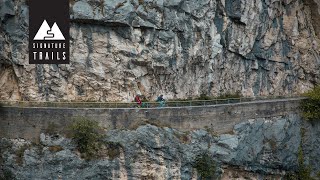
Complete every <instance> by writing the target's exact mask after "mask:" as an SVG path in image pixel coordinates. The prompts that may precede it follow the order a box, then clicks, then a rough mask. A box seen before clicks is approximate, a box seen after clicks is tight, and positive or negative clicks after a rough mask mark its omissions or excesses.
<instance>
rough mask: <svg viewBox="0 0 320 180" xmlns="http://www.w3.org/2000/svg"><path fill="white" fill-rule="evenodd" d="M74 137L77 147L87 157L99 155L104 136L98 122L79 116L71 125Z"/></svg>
mask: <svg viewBox="0 0 320 180" xmlns="http://www.w3.org/2000/svg"><path fill="white" fill-rule="evenodd" d="M71 130H72V138H73V139H74V140H75V142H76V144H77V148H78V150H79V151H80V153H82V155H83V156H84V157H85V158H86V159H91V158H94V157H96V156H97V153H98V151H99V149H100V147H101V144H102V143H101V142H102V138H103V136H102V135H101V134H100V133H99V130H100V127H99V125H98V122H96V121H91V120H89V119H86V118H83V117H78V118H76V119H75V120H74V122H73V124H72V125H71Z"/></svg>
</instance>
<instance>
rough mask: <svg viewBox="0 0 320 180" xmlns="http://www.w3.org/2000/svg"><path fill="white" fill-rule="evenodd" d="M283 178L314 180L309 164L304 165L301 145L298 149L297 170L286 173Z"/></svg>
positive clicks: (286, 179)
mask: <svg viewBox="0 0 320 180" xmlns="http://www.w3.org/2000/svg"><path fill="white" fill-rule="evenodd" d="M284 179H285V180H316V179H315V178H313V177H312V176H311V166H310V165H305V163H304V156H303V151H302V147H301V146H300V147H299V150H298V170H297V172H296V173H289V174H286V176H285V177H284Z"/></svg>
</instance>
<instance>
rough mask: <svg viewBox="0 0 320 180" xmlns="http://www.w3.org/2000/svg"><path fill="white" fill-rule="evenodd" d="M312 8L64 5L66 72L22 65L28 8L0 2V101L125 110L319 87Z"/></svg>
mask: <svg viewBox="0 0 320 180" xmlns="http://www.w3.org/2000/svg"><path fill="white" fill-rule="evenodd" d="M318 7H319V4H318V2H317V1H313V0H305V1H301V0H285V1H280V0H272V1H271V0H256V1H252V0H227V1H225V0H112V1H110V0H73V1H70V12H71V19H72V23H71V30H70V35H71V42H70V43H71V49H70V50H71V57H70V58H71V63H70V65H29V64H28V49H27V46H28V5H27V3H26V2H25V1H24V0H15V1H13V0H2V1H0V92H1V93H0V98H1V99H12V100H14V99H19V100H90V101H131V100H132V99H133V96H134V95H135V94H137V93H140V94H143V95H145V96H146V97H147V98H149V99H152V100H153V99H154V98H155V97H156V96H157V95H158V94H160V93H162V94H164V95H165V97H166V98H170V99H171V98H187V97H195V96H199V95H200V94H207V95H211V96H215V95H219V94H224V93H235V92H240V93H241V94H243V95H244V96H258V95H286V94H298V93H301V92H305V91H306V90H308V89H310V88H312V87H313V86H314V85H315V84H316V83H319V64H320V58H319V50H320V49H319V48H320V46H319V43H320V41H319V20H320V15H319V14H320V13H319V9H318Z"/></svg>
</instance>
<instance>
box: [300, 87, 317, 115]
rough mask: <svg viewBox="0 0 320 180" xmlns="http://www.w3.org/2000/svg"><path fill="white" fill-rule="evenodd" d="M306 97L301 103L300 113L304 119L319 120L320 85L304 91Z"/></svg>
mask: <svg viewBox="0 0 320 180" xmlns="http://www.w3.org/2000/svg"><path fill="white" fill-rule="evenodd" d="M305 96H306V97H308V99H305V100H303V101H302V103H301V109H302V115H303V117H304V118H305V119H306V120H320V86H316V87H315V88H314V89H313V90H311V91H309V92H307V93H305Z"/></svg>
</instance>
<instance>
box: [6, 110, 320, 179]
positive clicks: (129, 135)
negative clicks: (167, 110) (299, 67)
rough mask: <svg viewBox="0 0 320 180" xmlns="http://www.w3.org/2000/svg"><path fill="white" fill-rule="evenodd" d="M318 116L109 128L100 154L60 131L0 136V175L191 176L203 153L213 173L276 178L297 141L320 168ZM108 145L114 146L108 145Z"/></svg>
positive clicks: (292, 157) (289, 165) (290, 166)
mask: <svg viewBox="0 0 320 180" xmlns="http://www.w3.org/2000/svg"><path fill="white" fill-rule="evenodd" d="M319 133H320V123H315V124H309V123H303V122H301V121H300V118H299V117H298V116H297V115H288V116H278V117H272V118H259V119H251V120H248V121H246V122H243V123H241V124H237V125H235V127H234V128H233V131H231V132H230V133H227V134H217V133H215V132H212V131H211V130H210V129H206V130H204V129H202V130H194V131H190V132H179V131H177V130H175V129H172V128H168V127H156V126H152V125H144V126H140V127H138V128H137V129H135V130H110V131H107V132H106V134H107V138H106V139H105V142H106V143H107V144H109V145H107V148H105V149H104V150H103V151H102V152H103V153H102V154H101V157H100V158H98V159H94V160H90V161H86V160H84V159H82V158H80V156H79V153H78V151H77V150H76V148H75V144H74V143H73V142H72V141H71V140H70V139H67V138H65V137H63V136H59V135H55V136H49V135H45V134H41V137H40V144H31V145H30V142H27V141H25V140H21V139H20V140H17V139H11V140H8V139H1V140H0V152H1V156H0V177H1V175H3V174H4V173H5V174H6V175H7V177H8V176H9V175H10V176H11V177H16V178H17V179H148V180H149V179H157V180H158V179H186V180H187V179H188V180H189V179H197V178H199V173H198V172H197V170H196V169H195V168H194V167H195V166H194V165H195V159H196V157H197V156H198V155H199V154H201V153H202V152H206V153H207V154H208V155H209V157H210V158H212V159H214V161H215V162H216V166H217V170H216V175H217V176H218V177H220V178H219V179H225V180H229V179H266V178H269V179H280V177H283V176H284V175H285V174H286V173H290V172H293V171H296V170H297V169H298V154H299V153H298V152H299V148H300V147H302V150H303V156H304V158H303V161H305V162H306V163H307V164H309V165H311V167H312V169H313V172H315V173H316V172H318V171H319V170H320V164H319V162H320V160H319V157H320V154H319V153H320V151H319V144H320V138H319V137H320V136H319ZM110 145H112V146H110Z"/></svg>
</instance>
